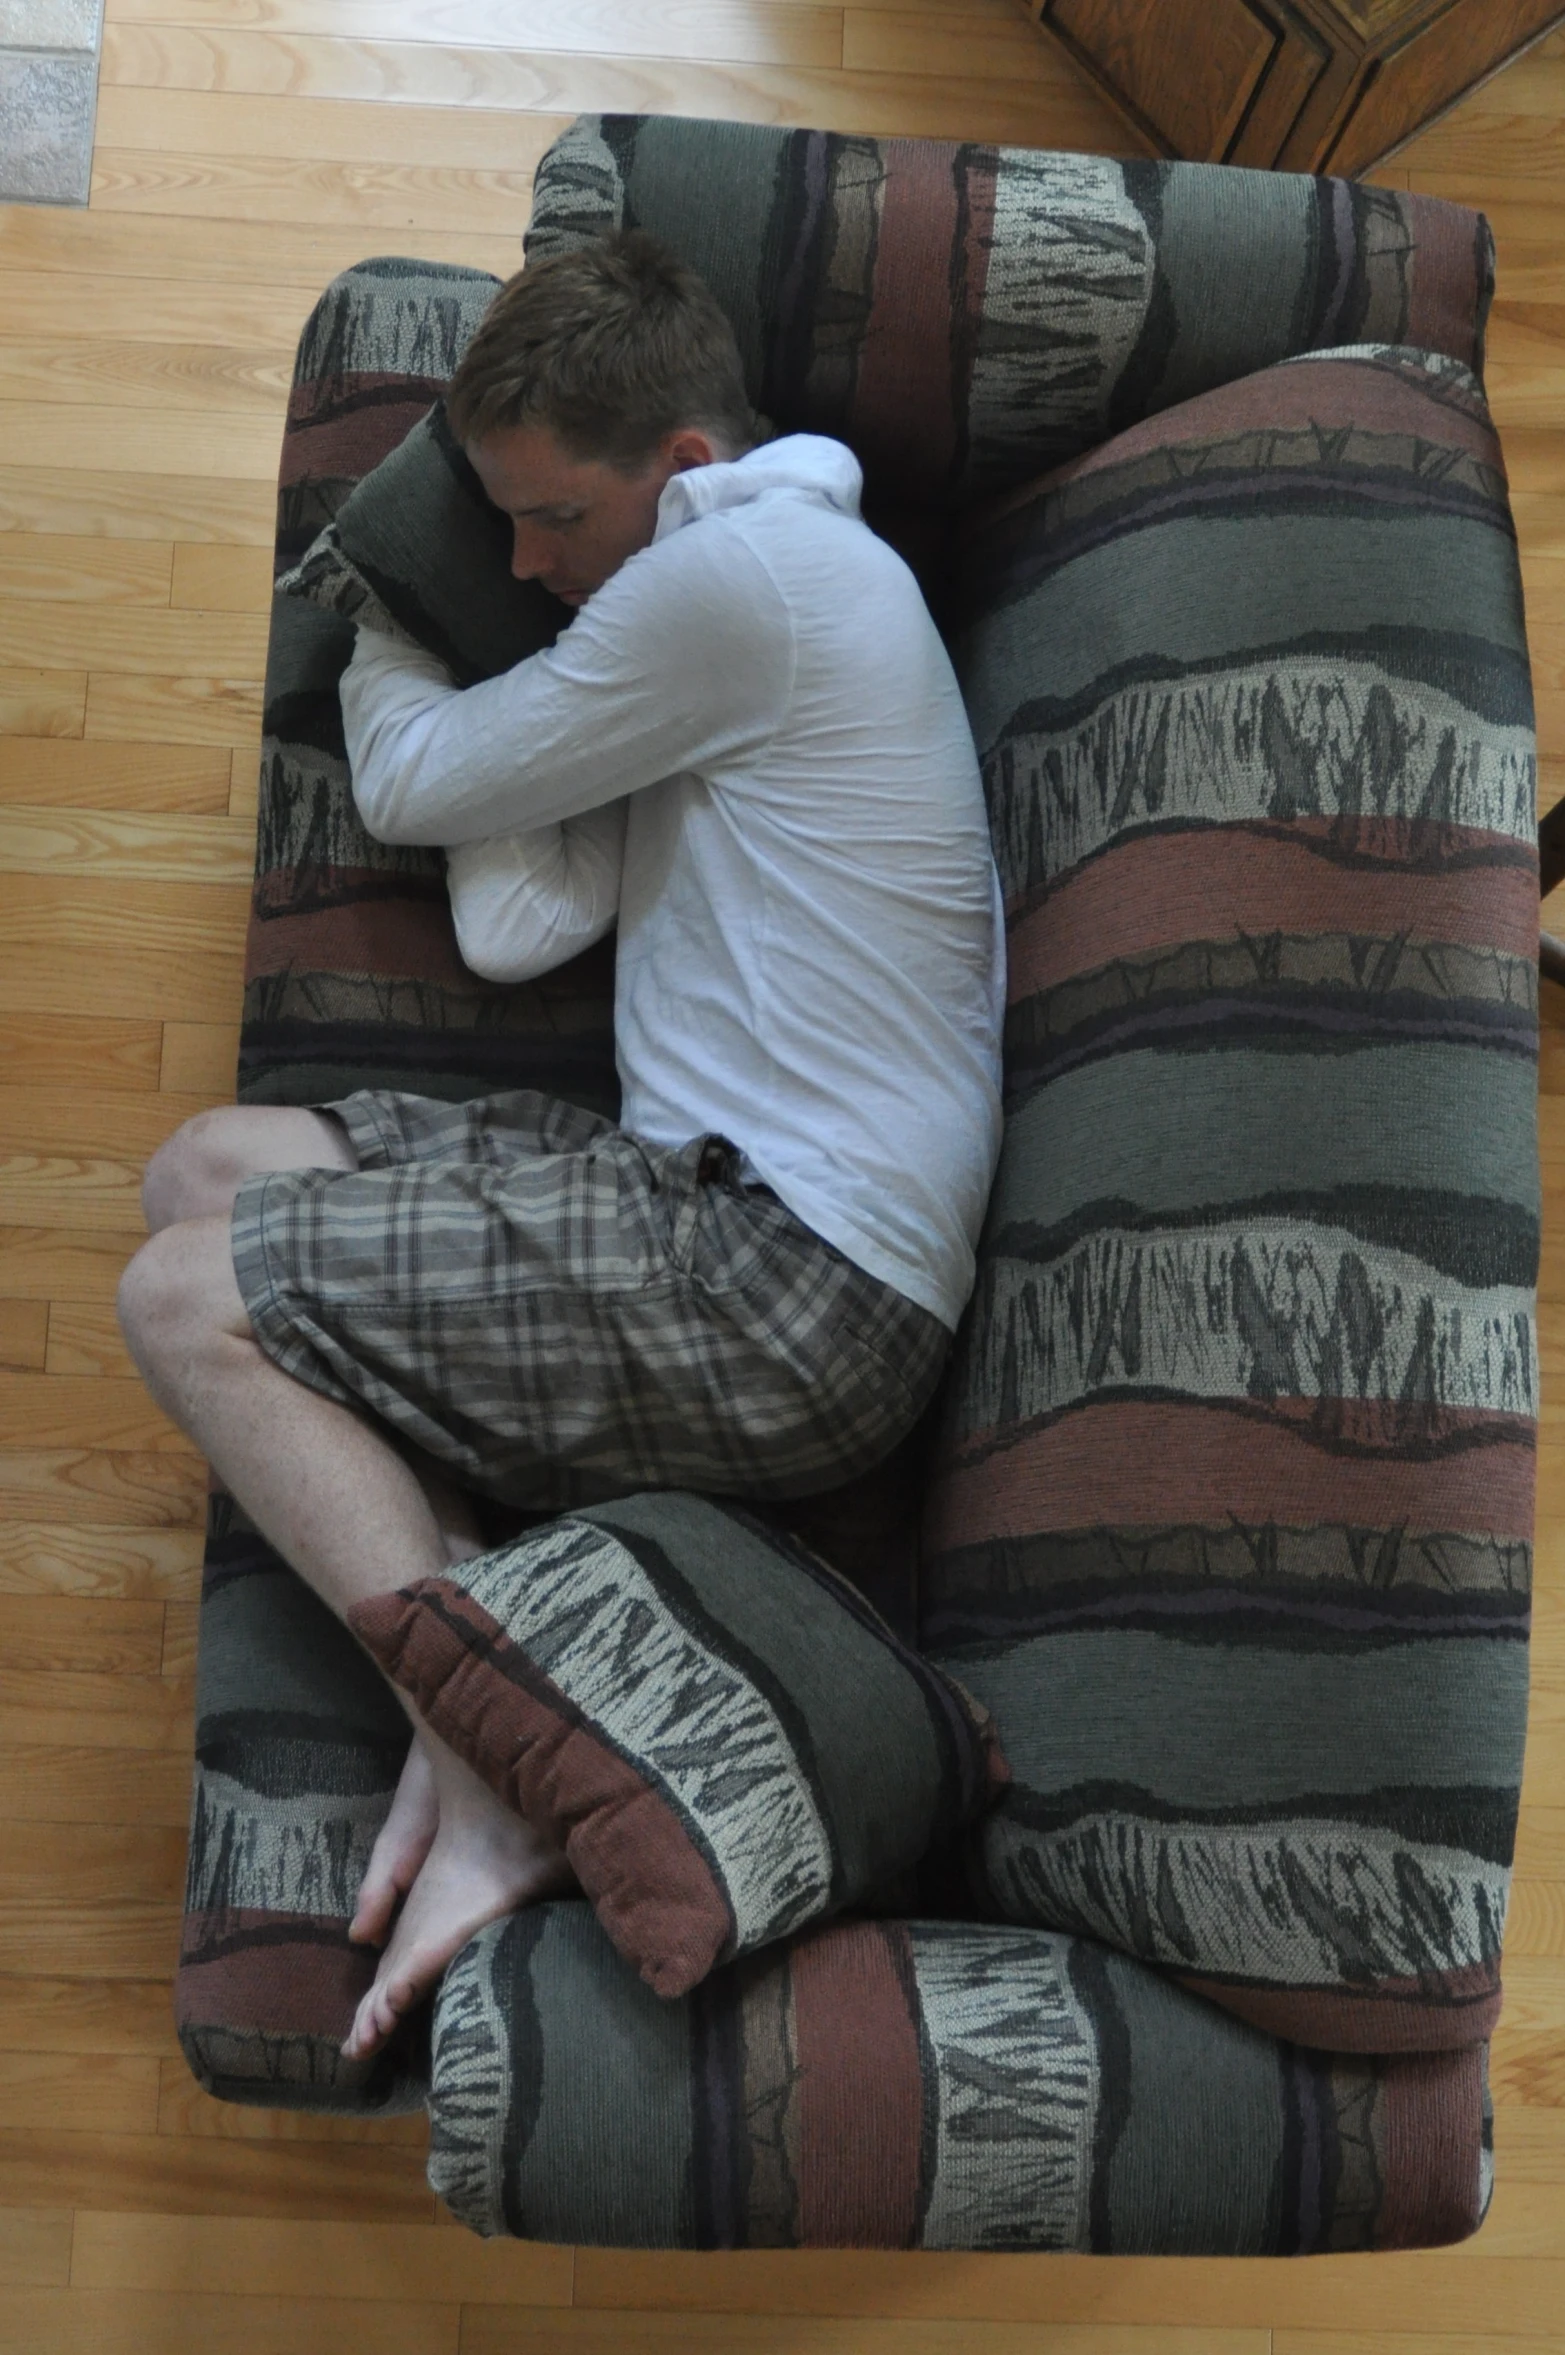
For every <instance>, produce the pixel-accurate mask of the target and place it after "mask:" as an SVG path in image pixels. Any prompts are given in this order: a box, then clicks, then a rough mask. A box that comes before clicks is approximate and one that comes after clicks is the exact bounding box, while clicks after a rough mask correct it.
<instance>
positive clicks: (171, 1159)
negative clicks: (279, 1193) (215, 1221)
mask: <svg viewBox="0 0 1565 2355" xmlns="http://www.w3.org/2000/svg"><path fill="white" fill-rule="evenodd" d="M229 1126H230V1122H229V1119H228V1112H227V1110H226V1109H225V1110H223V1111H216V1112H198V1113H197V1114H196V1116H195V1118H194V1119H193V1120H187V1121H186V1122H185V1123H184V1125H183V1127H181V1128H177V1129H176V1130H175V1131H174V1134H173V1135H172V1136H171V1137H168V1138H166V1139H165V1141H164V1142H163V1143H162V1144H161V1145H160V1146H159V1147H158V1149H157V1151H156V1152H155V1153H154V1154H153V1156H152V1159H151V1160H150V1161H149V1162H148V1163H147V1167H146V1173H145V1175H144V1176H143V1178H142V1181H141V1209H142V1216H143V1217H144V1218H145V1219H146V1222H147V1224H148V1226H149V1227H150V1228H151V1229H152V1231H153V1233H154V1235H155V1234H157V1233H158V1232H159V1230H160V1229H161V1228H164V1227H171V1226H177V1225H178V1224H180V1222H181V1221H182V1220H185V1219H190V1218H213V1217H216V1216H217V1215H218V1214H219V1212H220V1211H221V1210H223V1209H227V1208H229V1207H230V1206H231V1205H232V1202H233V1198H234V1194H235V1193H236V1191H237V1190H238V1187H239V1183H240V1178H241V1174H242V1173H241V1172H240V1171H238V1169H237V1168H236V1166H235V1157H234V1151H233V1147H232V1144H231V1143H230V1141H229V1137H228V1130H229ZM225 1191H226V1195H227V1200H226V1201H223V1200H222V1199H221V1198H222V1196H223V1195H224V1193H225ZM135 1264H136V1263H135V1261H134V1260H133V1261H132V1262H131V1265H132V1266H134V1265H135ZM127 1272H128V1271H127Z"/></svg>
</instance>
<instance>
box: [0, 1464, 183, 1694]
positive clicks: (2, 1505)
mask: <svg viewBox="0 0 1565 2355" xmlns="http://www.w3.org/2000/svg"><path fill="white" fill-rule="evenodd" d="M206 1498H207V1472H206V1466H205V1465H204V1464H203V1463H202V1461H201V1458H200V1456H199V1455H198V1454H197V1453H196V1451H195V1449H194V1448H189V1449H187V1450H186V1451H185V1452H184V1453H183V1454H180V1453H178V1452H177V1451H175V1450H172V1449H170V1450H159V1451H157V1452H155V1453H154V1452H152V1451H142V1452H136V1451H133V1450H127V1449H114V1448H96V1447H80V1446H78V1447H52V1448H28V1447H4V1448H0V1531H3V1530H7V1529H9V1530H13V1531H14V1530H15V1529H16V1528H17V1527H18V1526H24V1527H27V1528H32V1527H34V1526H35V1525H37V1524H39V1523H45V1524H48V1525H50V1526H55V1527H65V1526H69V1527H73V1528H77V1529H81V1530H89V1531H96V1530H98V1529H100V1528H102V1529H109V1530H124V1529H126V1528H130V1529H148V1530H165V1529H194V1530H200V1529H202V1528H204V1526H205V1523H206ZM11 1591H12V1592H16V1591H18V1589H17V1588H16V1586H15V1583H14V1579H13V1582H12V1586H11ZM21 1591H26V1590H25V1589H23V1590H21ZM111 1591H112V1590H111ZM133 1698H134V1697H133ZM41 1738H43V1739H46V1740H47V1739H51V1738H52V1737H50V1736H43V1737H41ZM62 1739H65V1740H69V1739H71V1736H69V1735H66V1736H63V1737H62Z"/></svg>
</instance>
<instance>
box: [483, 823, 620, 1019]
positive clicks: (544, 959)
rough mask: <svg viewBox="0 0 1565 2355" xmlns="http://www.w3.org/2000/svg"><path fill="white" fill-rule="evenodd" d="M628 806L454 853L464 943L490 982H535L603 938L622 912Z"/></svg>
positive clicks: (492, 839) (495, 837)
mask: <svg viewBox="0 0 1565 2355" xmlns="http://www.w3.org/2000/svg"><path fill="white" fill-rule="evenodd" d="M624 851H625V804H624V802H623V801H611V802H608V803H606V804H605V806H604V807H603V808H602V809H596V810H589V811H588V812H587V813H586V815H585V816H584V817H580V818H566V819H563V820H562V821H561V823H560V824H559V825H557V826H533V827H529V828H527V829H525V830H524V831H522V832H520V833H515V834H496V835H491V836H490V837H489V838H488V839H487V840H485V841H482V842H466V843H461V844H459V845H458V846H457V847H456V848H455V849H453V850H452V851H450V852H449V853H448V855H447V861H446V869H447V881H448V883H449V885H450V889H451V914H452V918H453V920H454V922H455V925H456V938H457V946H458V948H459V949H460V950H461V952H462V957H463V960H464V962H465V963H466V964H468V965H470V966H471V967H472V970H473V971H474V972H475V973H478V974H482V976H483V978H484V979H485V980H486V981H531V980H533V979H534V978H535V977H536V976H537V975H538V974H540V973H549V972H552V971H553V969H554V967H555V966H556V965H563V964H564V963H565V961H566V959H567V958H568V957H574V956H577V955H579V954H580V952H581V951H582V950H583V949H588V948H591V946H592V944H593V942H594V941H595V940H601V939H602V938H603V935H604V934H605V933H606V932H607V931H608V930H609V928H610V926H611V925H612V924H613V922H614V919H615V916H616V915H617V913H618V911H619V880H620V865H621V861H622V859H623V857H624Z"/></svg>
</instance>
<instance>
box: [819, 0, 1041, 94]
mask: <svg viewBox="0 0 1565 2355" xmlns="http://www.w3.org/2000/svg"><path fill="white" fill-rule="evenodd" d="M842 62H843V65H844V67H845V68H846V69H847V71H848V72H849V73H853V74H892V73H895V74H931V75H940V76H945V75H954V74H976V75H978V76H979V77H981V78H982V79H984V80H993V81H997V82H998V81H1003V80H1006V79H1009V78H1012V77H1014V78H1015V80H1016V81H1017V82H1018V83H1019V84H1021V85H1023V86H1028V85H1031V86H1034V87H1037V88H1039V89H1044V90H1053V89H1058V88H1059V87H1060V86H1061V85H1062V83H1063V82H1064V81H1065V79H1066V76H1067V75H1068V74H1070V73H1071V72H1072V70H1073V69H1072V68H1071V67H1070V65H1069V64H1068V62H1067V61H1066V60H1065V58H1064V56H1063V54H1062V52H1061V51H1060V50H1059V49H1058V48H1057V47H1056V45H1055V44H1054V43H1053V42H1051V41H1040V40H1039V38H1038V30H1037V27H1036V26H1035V25H1032V24H1029V22H1028V21H1027V19H1026V17H1025V16H1023V14H1022V12H1021V10H1020V9H1019V8H1018V9H1015V10H1014V11H1012V10H1007V11H1005V12H1003V13H997V14H996V15H995V16H994V17H993V18H988V19H985V20H984V22H983V23H982V25H979V24H977V23H976V22H975V21H974V20H972V19H971V18H968V17H947V16H936V15H933V14H931V13H930V12H929V11H928V10H925V9H909V8H894V7H893V8H861V7H849V8H847V9H846V10H845V11H844V13H843V25H842Z"/></svg>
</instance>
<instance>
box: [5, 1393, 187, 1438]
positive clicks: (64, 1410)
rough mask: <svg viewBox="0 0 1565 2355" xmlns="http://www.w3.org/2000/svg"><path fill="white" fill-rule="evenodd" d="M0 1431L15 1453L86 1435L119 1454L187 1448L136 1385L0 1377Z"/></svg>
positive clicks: (174, 1428)
mask: <svg viewBox="0 0 1565 2355" xmlns="http://www.w3.org/2000/svg"><path fill="white" fill-rule="evenodd" d="M0 1431H4V1433H5V1435H6V1437H7V1439H8V1440H9V1441H11V1442H13V1443H14V1444H15V1445H16V1446H18V1447H25V1448H61V1447H69V1446H71V1445H72V1443H73V1442H75V1443H76V1444H78V1445H79V1444H80V1443H81V1441H82V1440H83V1439H84V1438H85V1437H87V1436H88V1435H89V1434H90V1435H91V1438H92V1440H93V1442H94V1444H95V1445H96V1446H99V1447H104V1448H112V1449H116V1450H120V1451H124V1450H127V1449H129V1450H135V1451H136V1452H140V1451H142V1450H146V1451H147V1452H149V1453H152V1454H162V1453H164V1452H165V1451H167V1450H170V1449H172V1450H173V1451H174V1452H175V1453H176V1454H180V1455H183V1454H186V1453H188V1451H189V1447H190V1442H189V1440H188V1439H186V1438H185V1436H184V1434H183V1433H182V1432H181V1431H180V1430H178V1428H177V1427H176V1426H175V1425H174V1424H173V1423H171V1422H170V1421H169V1419H168V1417H167V1415H165V1414H164V1412H163V1410H162V1408H161V1407H156V1406H154V1405H153V1403H152V1401H151V1399H150V1398H149V1397H148V1396H147V1393H146V1392H145V1391H144V1390H143V1389H142V1387H141V1385H140V1383H139V1382H100V1381H95V1380H93V1379H92V1378H91V1377H83V1376H77V1375H72V1374H61V1375H58V1376H51V1377H49V1378H47V1379H45V1380H43V1381H39V1380H38V1379H37V1378H36V1376H33V1375H29V1374H5V1373H0Z"/></svg>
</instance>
